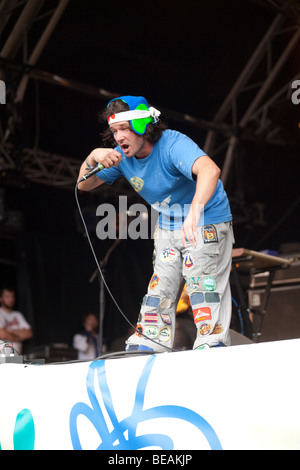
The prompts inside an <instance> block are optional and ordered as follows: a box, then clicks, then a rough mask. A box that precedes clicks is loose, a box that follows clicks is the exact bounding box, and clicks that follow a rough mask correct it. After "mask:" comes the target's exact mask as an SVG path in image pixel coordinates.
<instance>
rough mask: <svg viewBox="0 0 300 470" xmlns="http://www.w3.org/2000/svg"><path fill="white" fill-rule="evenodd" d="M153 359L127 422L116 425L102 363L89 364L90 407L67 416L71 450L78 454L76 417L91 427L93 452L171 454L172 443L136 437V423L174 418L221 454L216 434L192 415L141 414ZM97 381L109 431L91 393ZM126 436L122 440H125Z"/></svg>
mask: <svg viewBox="0 0 300 470" xmlns="http://www.w3.org/2000/svg"><path fill="white" fill-rule="evenodd" d="M155 358H156V356H154V355H153V356H151V357H150V358H149V359H148V360H147V362H146V365H145V367H144V369H143V371H142V374H141V376H140V378H139V381H138V385H137V389H136V395H135V402H134V406H133V410H132V413H131V415H130V416H128V418H125V419H123V420H122V421H118V419H117V416H116V413H115V410H114V405H113V402H112V397H111V393H110V390H109V387H108V383H107V379H106V370H105V361H101V360H100V361H95V362H92V363H91V365H90V367H89V370H88V374H87V383H86V385H87V393H88V397H89V399H90V403H91V406H89V405H87V404H85V403H82V402H79V403H76V404H75V405H74V406H73V408H72V410H71V413H70V434H71V440H72V445H73V448H74V449H75V450H81V449H82V446H81V442H80V439H79V434H78V428H77V419H78V417H79V416H80V415H83V416H85V417H86V418H87V419H88V420H89V421H90V422H91V423H92V425H93V426H94V428H95V429H96V431H97V432H98V434H99V437H100V438H101V443H100V445H99V446H98V448H97V450H138V449H141V448H147V447H153V446H155V447H158V448H160V449H161V450H173V449H174V443H173V440H172V439H171V438H170V437H169V436H166V435H164V434H146V435H142V436H137V435H136V431H137V426H138V424H139V423H142V422H144V421H148V420H151V419H155V418H176V419H181V420H183V421H186V422H189V423H190V424H192V425H193V426H195V427H196V428H198V430H200V431H201V432H202V433H203V435H204V436H205V438H206V439H207V441H208V443H209V445H210V448H211V449H212V450H222V447H221V444H220V441H219V439H218V436H217V434H216V433H215V431H214V430H213V428H212V427H211V426H210V424H209V423H208V422H207V421H206V420H205V419H204V418H202V416H200V415H198V414H197V413H195V412H194V411H192V410H190V409H188V408H185V407H182V406H176V405H164V406H157V407H154V408H149V409H147V410H144V409H143V408H144V398H145V391H146V387H147V383H148V379H149V377H150V373H151V370H152V368H153V365H154V362H155ZM96 374H97V377H98V382H99V387H100V391H101V395H102V399H103V403H104V406H105V409H106V412H107V414H108V416H109V418H110V420H111V423H112V425H113V430H112V431H109V429H108V427H107V424H106V421H105V418H104V414H103V412H102V409H101V407H100V404H99V402H98V400H97V397H96V393H95V386H94V382H95V377H96ZM125 436H126V437H125Z"/></svg>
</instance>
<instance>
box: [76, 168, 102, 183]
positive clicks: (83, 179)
mask: <svg viewBox="0 0 300 470" xmlns="http://www.w3.org/2000/svg"><path fill="white" fill-rule="evenodd" d="M103 168H104V166H103V165H102V163H98V165H97V166H96V167H95V168H93V169H92V171H89V172H88V173H86V174H85V175H83V176H82V178H80V180H79V181H78V183H77V184H79V183H82V181H85V180H87V179H89V178H90V177H91V176H93V175H95V174H96V173H98V171H101V170H103Z"/></svg>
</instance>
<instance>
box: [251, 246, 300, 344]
mask: <svg viewBox="0 0 300 470" xmlns="http://www.w3.org/2000/svg"><path fill="white" fill-rule="evenodd" d="M289 256H291V254H289ZM266 274H268V273H257V274H254V275H253V276H252V279H251V283H250V285H249V290H248V304H249V308H250V310H251V311H255V310H256V309H261V308H262V303H263V298H264V292H265V289H266V287H267V283H268V276H267V275H266ZM299 305H300V253H299V252H298V253H293V261H292V263H291V264H290V266H289V269H284V268H283V269H280V268H279V269H277V270H276V271H275V274H274V279H273V282H272V286H271V289H270V296H269V302H268V314H267V315H266V316H265V318H264V322H263V325H262V329H261V336H260V340H261V341H276V340H285V339H294V338H299V337H300V313H299ZM255 320H257V317H256V316H255V315H254V318H253V321H254V322H255Z"/></svg>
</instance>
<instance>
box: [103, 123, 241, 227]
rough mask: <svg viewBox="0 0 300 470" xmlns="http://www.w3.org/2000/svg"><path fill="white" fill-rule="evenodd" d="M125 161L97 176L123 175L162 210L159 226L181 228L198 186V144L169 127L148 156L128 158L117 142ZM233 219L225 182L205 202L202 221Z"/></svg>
mask: <svg viewBox="0 0 300 470" xmlns="http://www.w3.org/2000/svg"><path fill="white" fill-rule="evenodd" d="M116 150H117V151H118V152H120V153H121V155H122V161H121V162H120V164H119V166H118V167H112V168H109V169H104V170H101V171H100V172H99V173H97V176H98V177H99V178H100V179H101V180H102V181H105V182H107V183H108V184H113V183H114V182H115V181H116V179H118V178H120V177H122V176H124V177H125V178H126V179H127V180H128V181H129V183H130V184H131V186H132V187H133V188H134V189H135V191H137V192H138V193H139V194H140V195H141V197H142V198H143V199H145V200H146V201H147V202H148V203H149V204H150V205H151V206H152V207H153V208H154V209H155V210H157V211H158V212H159V214H160V215H159V226H160V227H161V228H164V229H167V230H179V229H180V228H181V226H182V224H183V221H184V218H185V217H186V216H187V214H188V211H189V207H190V204H191V202H192V199H193V197H194V194H195V190H196V180H195V179H194V178H193V174H192V167H193V164H194V162H195V160H197V158H199V157H201V156H202V155H205V153H204V152H203V150H201V149H200V148H199V147H198V145H197V144H196V143H195V142H193V140H191V139H190V138H189V137H187V136H186V135H184V134H181V133H180V132H177V131H173V130H170V129H167V130H165V131H164V132H163V134H162V136H161V138H160V139H159V140H158V142H156V143H155V144H154V146H153V149H152V152H151V153H150V154H149V155H148V156H147V157H145V158H140V159H139V158H136V157H130V158H127V157H126V156H125V155H124V153H123V152H122V150H121V148H120V147H119V146H118V147H116ZM231 219H232V216H231V211H230V206H229V202H228V199H227V195H226V192H225V190H224V188H223V184H222V182H221V181H220V180H219V181H218V184H217V187H216V190H215V192H214V194H213V196H212V197H211V199H210V200H209V201H208V203H207V204H206V206H205V208H204V211H203V214H202V217H201V220H200V223H199V225H206V224H214V223H215V224H217V223H220V222H228V221H230V220H231Z"/></svg>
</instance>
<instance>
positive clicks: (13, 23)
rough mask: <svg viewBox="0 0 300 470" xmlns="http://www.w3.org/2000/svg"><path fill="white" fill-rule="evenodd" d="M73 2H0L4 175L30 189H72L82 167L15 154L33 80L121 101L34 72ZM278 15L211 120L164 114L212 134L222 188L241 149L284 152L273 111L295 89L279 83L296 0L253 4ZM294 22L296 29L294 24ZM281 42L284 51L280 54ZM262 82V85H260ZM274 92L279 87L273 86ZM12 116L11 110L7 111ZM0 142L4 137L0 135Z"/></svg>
mask: <svg viewBox="0 0 300 470" xmlns="http://www.w3.org/2000/svg"><path fill="white" fill-rule="evenodd" d="M69 1H70V0H0V17H1V20H2V21H1V23H0V37H1V38H3V37H4V39H5V41H4V45H3V47H2V49H1V51H0V79H1V78H2V77H3V79H4V80H5V74H6V73H7V74H11V76H13V77H17V78H16V79H17V80H19V81H18V82H17V86H16V91H15V92H14V95H13V100H12V106H11V107H10V108H9V111H8V112H9V113H10V114H9V116H8V117H7V120H6V122H4V123H3V121H2V128H1V122H0V138H1V137H2V138H1V143H0V170H11V169H14V168H15V169H17V168H19V169H21V170H22V172H23V174H24V175H26V177H27V178H29V179H30V180H31V181H35V182H38V183H40V184H46V185H58V186H61V187H73V184H74V181H75V178H76V177H77V175H78V170H79V166H80V164H81V162H79V161H78V160H76V159H71V158H69V157H66V156H62V155H54V154H50V153H49V152H44V151H43V150H40V149H38V148H35V149H22V150H19V151H18V152H17V154H16V149H14V146H13V144H12V141H13V137H14V133H15V132H16V125H17V121H18V119H19V116H18V106H19V105H20V104H21V103H22V101H23V99H24V95H25V93H26V88H27V84H28V80H29V79H30V78H35V79H37V80H42V81H47V82H49V83H52V84H53V85H56V86H64V87H69V88H71V89H74V90H77V91H79V92H81V93H84V94H90V95H93V96H95V97H97V98H100V99H105V100H107V99H108V98H109V99H111V98H115V97H117V96H119V94H118V93H112V92H109V91H107V90H104V89H102V88H96V87H92V86H89V85H87V84H83V83H78V82H75V81H72V80H68V79H65V78H63V77H58V76H56V75H51V74H49V73H47V72H43V71H39V70H37V69H36V67H35V64H36V63H37V60H38V58H39V57H40V55H41V53H42V51H43V49H44V47H45V45H46V43H47V41H48V40H49V38H50V36H51V34H52V33H53V31H54V28H55V26H56V25H57V23H58V21H59V19H60V18H61V16H62V14H63V12H64V11H65V9H66V8H67V5H68V3H69ZM252 1H253V2H255V3H260V4H263V5H264V6H266V4H268V5H269V6H270V7H272V8H273V10H274V9H275V11H277V12H279V14H278V15H277V16H276V17H275V19H274V21H273V23H272V24H271V26H270V27H269V29H268V31H267V32H266V34H265V36H264V37H263V38H262V40H261V42H260V43H259V45H258V47H257V48H256V50H255V51H254V53H253V55H252V57H251V58H250V59H249V61H248V63H247V65H246V66H245V68H244V70H243V71H242V73H241V74H240V76H239V78H238V79H237V80H236V83H235V84H234V86H233V87H232V90H231V91H230V93H229V94H228V96H227V97H226V99H225V100H224V102H223V104H222V106H221V107H220V109H219V111H218V112H217V114H216V116H215V117H214V119H213V120H212V121H211V122H210V121H205V120H203V119H199V118H195V117H193V116H190V115H186V114H181V113H178V112H176V111H174V110H169V109H161V111H162V112H163V113H164V114H165V115H167V116H168V117H169V118H171V119H174V120H177V121H178V122H183V123H185V124H186V123H188V124H189V125H190V126H193V127H196V128H201V129H205V130H207V138H206V141H205V145H204V149H205V151H206V152H207V153H208V155H210V156H211V157H214V156H215V155H217V154H218V153H219V152H220V151H224V150H226V155H225V159H224V164H223V168H222V180H223V183H224V185H226V181H227V178H228V174H229V171H230V168H231V165H232V161H233V157H234V153H235V151H236V147H237V145H238V144H239V142H241V141H243V140H249V139H250V140H251V139H262V138H263V139H264V141H265V142H268V143H272V144H275V145H284V144H285V141H284V140H283V139H282V134H281V127H280V125H277V126H275V127H274V126H273V122H272V109H273V108H274V106H275V107H276V105H278V103H279V102H280V100H284V101H287V96H288V94H289V93H290V86H291V82H292V81H293V80H294V79H296V78H297V77H291V80H289V81H288V83H281V82H280V81H278V77H279V75H280V71H281V70H282V68H283V65H284V63H285V62H286V60H287V58H288V57H289V55H290V54H291V52H292V51H293V49H294V48H295V46H296V44H298V43H299V38H300V27H299V24H300V21H299V18H300V8H298V6H299V1H298V0H285V1H284V0H282V1H280V0H265V1H263V0H252ZM291 17H292V18H293V21H291ZM36 23H40V24H42V25H43V26H44V30H43V32H42V34H41V35H40V37H39V39H38V40H37V42H36V45H35V46H34V47H33V50H32V51H29V50H28V43H29V42H30V41H28V38H29V35H30V32H31V30H32V29H34V25H35V24H36ZM277 38H280V44H281V47H280V48H278V47H275V43H276V39H277ZM258 75H259V77H258ZM274 85H275V86H274ZM7 108H8V107H7ZM1 134H2V135H1Z"/></svg>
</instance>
